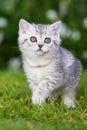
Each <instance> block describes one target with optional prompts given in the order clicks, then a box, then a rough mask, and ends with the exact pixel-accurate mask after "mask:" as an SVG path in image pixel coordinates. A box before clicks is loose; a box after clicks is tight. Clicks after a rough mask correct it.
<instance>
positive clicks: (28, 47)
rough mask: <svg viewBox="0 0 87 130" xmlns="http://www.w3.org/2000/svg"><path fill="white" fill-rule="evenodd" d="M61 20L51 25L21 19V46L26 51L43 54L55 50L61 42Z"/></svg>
mask: <svg viewBox="0 0 87 130" xmlns="http://www.w3.org/2000/svg"><path fill="white" fill-rule="evenodd" d="M60 32H61V21H58V22H55V23H53V24H51V25H42V24H30V23H29V22H27V21H25V20H23V19H21V20H20V21H19V38H18V40H19V47H20V50H21V51H22V52H23V53H24V52H32V53H35V55H43V54H46V53H49V52H52V51H55V50H56V48H58V47H59V45H60V43H61V39H60Z"/></svg>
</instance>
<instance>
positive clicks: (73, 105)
mask: <svg viewBox="0 0 87 130" xmlns="http://www.w3.org/2000/svg"><path fill="white" fill-rule="evenodd" d="M64 104H65V105H66V106H67V107H68V108H70V107H72V108H76V104H75V102H74V101H73V100H67V101H64Z"/></svg>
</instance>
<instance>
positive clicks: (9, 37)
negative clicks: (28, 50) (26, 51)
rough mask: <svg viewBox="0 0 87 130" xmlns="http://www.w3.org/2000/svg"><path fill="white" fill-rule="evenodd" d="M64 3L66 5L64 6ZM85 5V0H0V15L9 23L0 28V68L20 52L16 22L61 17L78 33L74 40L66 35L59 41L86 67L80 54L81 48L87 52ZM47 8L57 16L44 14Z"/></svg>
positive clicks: (86, 0)
mask: <svg viewBox="0 0 87 130" xmlns="http://www.w3.org/2000/svg"><path fill="white" fill-rule="evenodd" d="M64 2H66V3H65V4H66V5H68V6H65V5H64V4H63V3H64ZM61 3H62V4H61ZM63 5H64V6H63ZM86 5H87V0H59V1H57V0H56V1H53V0H32V1H31V0H0V18H1V17H4V18H6V20H7V22H8V24H7V26H6V27H4V28H3V27H0V32H3V33H4V40H3V41H2V44H1V45H0V68H5V67H6V66H7V63H8V61H9V59H10V58H11V57H17V56H19V55H20V53H19V51H18V49H17V48H18V45H17V37H18V22H19V20H20V19H21V18H24V19H26V20H28V21H29V22H35V23H46V24H48V23H52V22H54V21H57V20H62V21H63V22H64V23H66V24H67V26H68V27H69V28H70V29H71V30H72V31H75V30H78V31H79V32H80V34H81V37H80V39H79V40H77V41H73V39H72V38H71V39H70V38H67V37H66V38H63V42H62V43H63V46H64V47H66V48H68V49H70V50H71V51H73V52H74V53H75V55H76V56H77V57H78V58H80V59H81V60H82V63H83V64H84V66H87V59H86V58H85V57H84V56H83V53H84V51H87V28H85V27H83V20H84V18H86V17H87V15H86V14H87V9H86V8H87V7H86ZM64 8H66V10H65V12H66V13H64ZM50 9H51V10H54V11H56V13H57V18H55V19H50V18H49V17H47V15H46V14H47V11H48V10H50ZM61 12H63V13H64V14H63V13H61ZM66 33H67V32H66ZM86 57H87V56H86Z"/></svg>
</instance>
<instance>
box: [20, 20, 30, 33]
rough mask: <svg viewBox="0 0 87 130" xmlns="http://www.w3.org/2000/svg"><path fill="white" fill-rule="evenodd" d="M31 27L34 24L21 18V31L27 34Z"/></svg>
mask: <svg viewBox="0 0 87 130" xmlns="http://www.w3.org/2000/svg"><path fill="white" fill-rule="evenodd" d="M31 28H32V25H31V24H30V23H28V22H27V21H26V20H24V19H21V20H20V21H19V33H23V34H26V33H27V32H28V31H29V30H30V29H31Z"/></svg>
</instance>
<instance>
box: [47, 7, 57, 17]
mask: <svg viewBox="0 0 87 130" xmlns="http://www.w3.org/2000/svg"><path fill="white" fill-rule="evenodd" d="M46 16H47V18H49V19H50V20H55V19H57V17H58V14H57V12H56V11H55V10H53V9H50V10H48V11H47V12H46Z"/></svg>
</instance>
